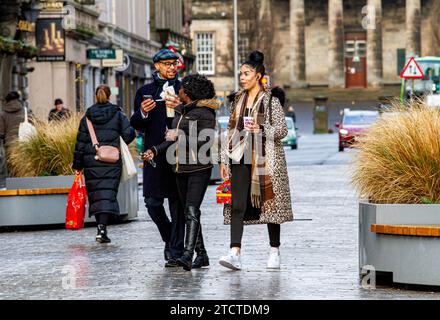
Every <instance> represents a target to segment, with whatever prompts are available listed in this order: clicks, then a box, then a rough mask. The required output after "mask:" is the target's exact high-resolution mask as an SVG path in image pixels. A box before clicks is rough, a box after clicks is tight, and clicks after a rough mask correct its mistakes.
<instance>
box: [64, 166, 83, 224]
mask: <svg viewBox="0 0 440 320" xmlns="http://www.w3.org/2000/svg"><path fill="white" fill-rule="evenodd" d="M86 201H87V192H86V186H85V185H84V180H83V177H82V174H81V173H77V174H76V175H75V180H74V181H73V185H72V188H70V191H69V196H68V197H67V204H66V229H81V228H83V227H84V216H85V213H86Z"/></svg>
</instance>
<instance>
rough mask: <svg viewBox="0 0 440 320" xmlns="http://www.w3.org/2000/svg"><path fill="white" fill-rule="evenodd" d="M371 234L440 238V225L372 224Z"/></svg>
mask: <svg viewBox="0 0 440 320" xmlns="http://www.w3.org/2000/svg"><path fill="white" fill-rule="evenodd" d="M371 232H373V233H378V234H390V235H399V236H416V237H440V224H424V225H388V224H372V225H371Z"/></svg>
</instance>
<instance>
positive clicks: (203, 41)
mask: <svg viewBox="0 0 440 320" xmlns="http://www.w3.org/2000/svg"><path fill="white" fill-rule="evenodd" d="M196 47H197V72H198V73H200V74H206V75H213V74H214V70H215V64H214V34H213V33H197V34H196Z"/></svg>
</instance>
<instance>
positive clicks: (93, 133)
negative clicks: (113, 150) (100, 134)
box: [86, 117, 99, 148]
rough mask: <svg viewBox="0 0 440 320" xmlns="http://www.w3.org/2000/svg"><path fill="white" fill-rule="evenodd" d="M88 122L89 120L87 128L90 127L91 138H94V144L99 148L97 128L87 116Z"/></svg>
mask: <svg viewBox="0 0 440 320" xmlns="http://www.w3.org/2000/svg"><path fill="white" fill-rule="evenodd" d="M86 122H87V128H88V129H89V133H90V138H91V139H92V144H93V146H94V147H95V148H98V146H99V142H98V139H97V138H96V133H95V129H93V124H92V121H90V120H89V118H87V117H86Z"/></svg>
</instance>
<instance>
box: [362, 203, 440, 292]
mask: <svg viewBox="0 0 440 320" xmlns="http://www.w3.org/2000/svg"><path fill="white" fill-rule="evenodd" d="M385 225H386V226H394V227H392V228H394V230H399V229H405V230H406V231H405V230H404V231H403V233H406V234H398V232H396V234H387V233H386V232H383V233H380V232H373V229H374V227H375V226H385ZM402 225H406V226H410V227H406V228H400V226H402ZM424 225H430V226H432V225H440V205H439V204H428V205H408V204H371V203H367V202H361V203H360V206H359V271H360V273H361V271H362V269H363V267H365V266H372V267H374V270H375V271H376V272H391V273H392V274H393V282H396V283H405V284H416V285H434V286H440V272H439V266H440V254H439V253H440V237H439V236H438V234H437V233H435V235H434V233H432V234H429V228H426V229H427V230H428V233H426V234H425V233H418V232H419V231H418V230H422V231H423V229H424V227H422V226H424ZM372 226H373V227H372ZM418 226H420V228H419V227H418ZM411 231H414V232H411ZM401 232H402V231H401ZM365 269H368V268H365Z"/></svg>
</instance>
